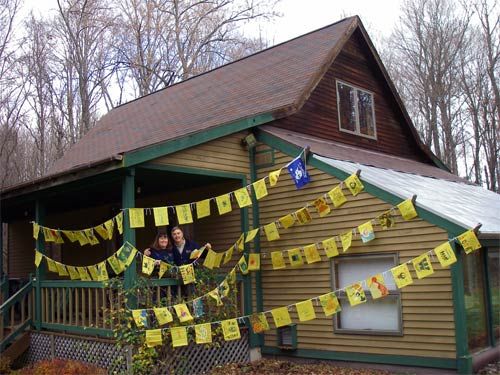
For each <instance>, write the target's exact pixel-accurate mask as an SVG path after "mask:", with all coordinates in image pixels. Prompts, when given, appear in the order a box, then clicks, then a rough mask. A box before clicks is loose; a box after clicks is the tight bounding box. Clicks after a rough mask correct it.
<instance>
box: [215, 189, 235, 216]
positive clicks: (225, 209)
mask: <svg viewBox="0 0 500 375" xmlns="http://www.w3.org/2000/svg"><path fill="white" fill-rule="evenodd" d="M215 202H216V203H217V208H218V209H219V215H224V214H227V213H229V212H231V211H232V210H233V207H232V206H231V196H230V195H229V194H223V195H219V196H218V197H215Z"/></svg>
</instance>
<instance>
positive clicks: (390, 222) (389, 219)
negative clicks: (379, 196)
mask: <svg viewBox="0 0 500 375" xmlns="http://www.w3.org/2000/svg"><path fill="white" fill-rule="evenodd" d="M377 219H378V223H379V224H380V226H381V227H382V229H384V230H385V229H389V228H392V227H393V226H394V224H395V221H394V217H393V216H392V212H391V210H389V211H386V212H384V213H383V214H381V215H379V216H378V217H377Z"/></svg>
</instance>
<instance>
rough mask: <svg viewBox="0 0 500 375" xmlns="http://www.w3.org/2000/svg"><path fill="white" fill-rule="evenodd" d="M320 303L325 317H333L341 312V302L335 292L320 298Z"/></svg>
mask: <svg viewBox="0 0 500 375" xmlns="http://www.w3.org/2000/svg"><path fill="white" fill-rule="evenodd" d="M319 303H320V304H321V307H322V308H323V312H324V313H325V316H330V315H333V314H335V313H338V312H339V311H340V310H341V308H340V303H339V300H338V298H337V296H336V295H335V293H334V292H330V293H326V294H323V295H321V296H319Z"/></svg>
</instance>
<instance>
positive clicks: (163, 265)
mask: <svg viewBox="0 0 500 375" xmlns="http://www.w3.org/2000/svg"><path fill="white" fill-rule="evenodd" d="M170 267H171V266H170V264H168V263H167V262H162V261H160V269H159V270H158V278H159V279H161V278H162V277H163V275H165V273H166V272H167V271H168V270H169V269H170Z"/></svg>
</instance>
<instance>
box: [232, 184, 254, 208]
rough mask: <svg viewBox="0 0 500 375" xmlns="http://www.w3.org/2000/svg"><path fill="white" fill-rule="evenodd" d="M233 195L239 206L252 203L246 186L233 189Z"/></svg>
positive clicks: (246, 205)
mask: <svg viewBox="0 0 500 375" xmlns="http://www.w3.org/2000/svg"><path fill="white" fill-rule="evenodd" d="M234 196H235V197H236V202H238V206H240V208H243V207H248V206H251V205H252V199H251V198H250V194H248V190H247V188H246V187H242V188H241V189H238V190H235V191H234Z"/></svg>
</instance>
